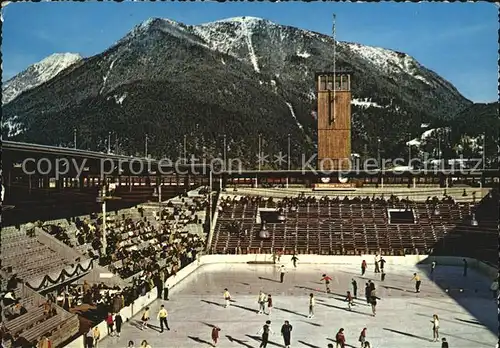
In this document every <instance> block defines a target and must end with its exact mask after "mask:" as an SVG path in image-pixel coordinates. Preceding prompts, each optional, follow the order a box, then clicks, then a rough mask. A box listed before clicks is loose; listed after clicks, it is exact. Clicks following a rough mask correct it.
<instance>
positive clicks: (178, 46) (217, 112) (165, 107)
mask: <svg viewBox="0 0 500 348" xmlns="http://www.w3.org/2000/svg"><path fill="white" fill-rule="evenodd" d="M336 46H337V47H336V52H337V67H344V68H349V69H350V70H351V71H352V72H353V73H352V77H351V82H352V89H353V90H352V93H353V101H352V111H353V122H352V124H353V130H352V141H353V151H354V152H363V151H364V150H366V149H367V151H368V152H371V153H374V152H376V151H377V150H376V148H377V142H376V141H374V139H376V138H378V137H382V139H383V142H382V147H383V150H384V151H385V153H386V154H390V155H397V154H399V153H400V151H404V149H406V144H405V142H406V141H408V135H407V133H408V132H413V133H415V135H416V134H419V132H420V125H421V123H423V122H425V123H432V122H434V121H436V120H445V119H452V118H453V116H454V115H455V114H457V113H458V112H460V111H461V110H463V109H465V108H466V107H468V106H470V105H471V104H472V103H471V102H470V101H469V100H467V99H466V98H464V97H463V96H462V95H461V94H460V93H459V92H458V91H457V90H456V89H455V87H453V85H451V84H450V83H449V82H448V81H446V80H444V79H443V78H441V77H440V76H439V75H437V74H436V73H434V72H433V71H431V70H428V69H427V68H425V67H424V66H422V65H421V64H419V63H418V62H417V61H416V60H415V59H414V58H412V57H410V56H408V55H407V54H405V53H401V52H396V51H392V50H389V49H385V48H378V47H369V46H364V45H360V44H357V43H348V42H337V44H336ZM333 52H334V42H333V40H332V38H331V37H329V36H327V35H323V34H320V33H315V32H311V31H307V30H302V29H299V28H294V27H290V26H283V25H279V24H276V23H273V22H270V21H268V20H264V19H260V18H254V17H237V18H230V19H225V20H220V21H216V22H212V23H207V24H202V25H196V26H190V25H185V24H182V23H178V22H175V21H172V20H168V19H159V18H152V19H149V20H147V21H145V22H143V23H141V24H139V25H137V26H136V27H135V28H133V29H132V30H131V31H130V32H129V33H128V34H127V35H126V36H125V37H124V38H122V39H121V40H119V41H118V42H117V43H116V44H115V45H113V46H112V47H111V48H109V49H108V50H106V51H105V52H103V53H101V54H99V55H96V56H94V57H91V58H89V59H87V60H85V61H84V62H82V63H81V64H78V65H77V66H75V67H74V68H72V69H69V70H67V71H66V73H64V74H60V75H57V76H56V77H54V78H53V79H51V80H50V83H45V84H42V85H40V86H38V87H36V88H33V89H31V90H29V91H27V92H25V93H23V94H21V95H20V96H19V97H18V98H16V99H15V100H13V101H12V102H11V103H8V104H7V105H5V108H4V119H5V120H6V121H12V122H13V121H15V122H16V124H18V125H19V126H18V127H17V128H16V129H23V131H21V132H19V131H16V132H13V131H12V130H10V129H7V128H8V124H7V123H6V122H4V127H3V129H2V130H3V136H4V137H9V138H11V139H15V140H19V141H21V140H22V141H33V142H37V143H46V144H51V143H57V144H65V143H67V144H70V143H71V141H72V134H69V133H68V132H67V129H73V128H75V127H76V128H78V133H79V134H81V136H82V137H83V138H84V139H85V141H87V143H82V142H79V144H80V146H83V147H86V148H88V149H97V148H96V144H102V143H103V142H102V139H107V135H108V132H110V131H111V132H113V133H114V134H116V137H117V138H119V143H120V148H121V149H122V150H123V151H124V152H126V153H128V154H134V153H136V152H140V151H142V149H143V144H144V134H145V133H147V134H148V139H149V143H148V144H149V145H148V148H149V149H150V152H151V153H152V154H153V155H156V156H163V155H169V156H172V155H177V154H178V153H179V146H181V147H182V145H181V144H182V142H183V138H184V135H186V136H187V137H188V139H191V140H188V143H189V144H188V151H189V152H190V153H193V154H196V155H201V154H204V155H206V156H215V155H217V154H218V153H220V152H221V151H222V150H221V144H220V139H219V138H221V134H222V133H225V134H227V145H228V148H229V149H230V150H229V153H228V155H233V156H239V157H242V156H243V157H244V156H247V157H248V158H250V157H252V158H253V157H254V154H255V151H257V148H256V147H257V141H256V140H255V139H257V138H258V134H262V137H263V139H265V145H264V146H265V147H266V151H269V152H273V153H277V152H279V151H282V150H283V149H286V146H287V145H286V141H287V140H286V138H287V137H286V136H284V135H283V134H291V136H292V142H293V144H292V145H293V146H292V153H293V152H295V153H296V154H298V153H309V152H311V153H315V148H314V144H315V138H316V121H315V119H314V117H312V116H311V115H314V114H315V110H316V100H315V98H316V97H315V81H314V75H315V73H316V72H319V71H331V70H333ZM41 124H43V125H44V127H43V128H42V127H40V125H41ZM14 133H15V134H16V135H15V136H12V134H14ZM9 134H11V136H9ZM308 151H309V152H308Z"/></svg>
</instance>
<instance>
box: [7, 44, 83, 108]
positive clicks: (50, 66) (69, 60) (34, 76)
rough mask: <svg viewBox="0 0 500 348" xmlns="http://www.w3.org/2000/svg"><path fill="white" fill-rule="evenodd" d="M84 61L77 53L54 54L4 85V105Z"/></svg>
mask: <svg viewBox="0 0 500 348" xmlns="http://www.w3.org/2000/svg"><path fill="white" fill-rule="evenodd" d="M81 60H82V57H81V56H80V55H79V54H75V53H54V54H52V55H51V56H49V57H47V58H45V59H43V60H41V61H40V62H38V63H35V64H33V65H31V66H30V67H29V68H28V69H26V70H24V71H23V72H21V73H19V74H18V75H16V76H14V77H13V78H11V79H10V80H8V81H7V82H5V83H4V84H3V85H2V104H7V103H8V102H10V101H11V100H13V99H14V98H16V97H17V96H18V95H19V94H21V93H23V92H24V91H27V90H29V89H32V88H35V87H37V86H39V85H41V84H42V83H44V82H46V81H49V80H51V79H53V78H54V77H55V76H57V75H58V74H59V73H60V72H61V71H63V70H64V69H66V68H68V67H69V66H71V65H73V64H75V63H77V62H79V61H81Z"/></svg>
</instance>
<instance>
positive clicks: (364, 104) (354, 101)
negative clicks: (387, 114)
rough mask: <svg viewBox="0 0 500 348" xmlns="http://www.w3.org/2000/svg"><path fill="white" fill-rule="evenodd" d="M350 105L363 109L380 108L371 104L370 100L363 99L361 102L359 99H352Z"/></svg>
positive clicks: (375, 104) (373, 103)
mask: <svg viewBox="0 0 500 348" xmlns="http://www.w3.org/2000/svg"><path fill="white" fill-rule="evenodd" d="M351 104H352V105H356V106H360V107H363V108H368V107H374V108H381V107H382V106H380V105H378V104H377V103H375V102H372V101H371V99H368V98H365V99H363V100H361V99H352V100H351Z"/></svg>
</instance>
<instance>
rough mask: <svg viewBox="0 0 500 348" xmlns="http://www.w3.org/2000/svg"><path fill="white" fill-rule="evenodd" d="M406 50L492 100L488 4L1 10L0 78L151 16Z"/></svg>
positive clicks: (492, 30)
mask: <svg viewBox="0 0 500 348" xmlns="http://www.w3.org/2000/svg"><path fill="white" fill-rule="evenodd" d="M333 12H335V13H336V14H337V39H338V40H341V41H352V42H358V43H361V44H365V45H373V46H380V47H385V48H390V49H395V50H398V51H402V52H405V53H408V54H409V55H411V56H413V57H415V58H416V59H417V60H418V61H419V62H420V63H421V64H423V65H425V66H426V67H427V68H429V69H431V70H434V71H435V72H437V73H438V74H440V75H441V76H443V77H444V78H446V79H447V80H449V81H450V82H452V83H453V84H454V85H455V86H456V87H457V88H458V90H459V91H460V92H461V93H462V94H463V95H464V96H465V97H467V98H469V99H471V100H473V101H477V102H490V101H496V100H497V99H498V83H497V78H498V64H497V60H498V9H497V8H496V7H495V6H494V5H493V4H488V3H451V4H449V3H448V4H447V3H416V4H413V3H327V2H318V3H301V2H287V3H260V2H253V3H215V2H203V3H202V2H193V3H191V2H186V3H179V2H165V3H151V2H129V3H125V2H124V3H114V2H113V3H79V2H58V3H12V4H10V5H8V6H7V7H6V8H4V9H3V17H4V26H3V47H2V53H3V76H2V77H3V80H4V81H5V80H6V79H8V78H10V77H12V76H14V75H15V74H17V73H19V72H21V71H22V70H24V69H25V68H27V67H28V66H29V65H30V64H33V63H35V62H37V61H40V60H42V59H43V58H45V57H46V56H48V55H50V54H52V53H55V52H75V53H80V54H81V55H83V56H86V57H87V56H91V55H94V54H97V53H100V52H102V51H103V50H105V49H106V48H108V47H109V46H111V45H112V44H113V43H115V42H116V41H117V40H119V39H120V38H121V37H123V36H124V35H125V34H126V33H127V32H128V31H129V30H131V29H132V28H133V26H134V25H136V24H139V23H140V22H142V21H144V20H146V19H148V18H150V17H162V18H170V19H173V20H176V21H180V22H183V23H186V24H200V23H205V22H210V21H214V20H218V19H222V18H228V17H235V16H255V17H262V18H266V19H269V20H272V21H274V22H277V23H280V24H285V25H292V26H296V27H300V28H303V29H309V30H314V31H317V32H321V33H325V34H330V33H331V26H332V25H331V17H332V16H331V14H332V13H333Z"/></svg>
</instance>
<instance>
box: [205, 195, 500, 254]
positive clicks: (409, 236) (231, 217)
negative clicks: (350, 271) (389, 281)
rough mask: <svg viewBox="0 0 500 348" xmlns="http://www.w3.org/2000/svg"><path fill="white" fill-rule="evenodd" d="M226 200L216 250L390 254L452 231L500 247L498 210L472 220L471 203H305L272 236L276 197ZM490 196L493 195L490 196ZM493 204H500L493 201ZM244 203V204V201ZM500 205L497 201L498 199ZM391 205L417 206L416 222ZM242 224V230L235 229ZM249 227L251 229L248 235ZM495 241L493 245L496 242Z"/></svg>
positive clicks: (429, 244) (423, 248)
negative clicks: (398, 220) (397, 218)
mask: <svg viewBox="0 0 500 348" xmlns="http://www.w3.org/2000/svg"><path fill="white" fill-rule="evenodd" d="M239 198H241V197H238V198H234V199H233V198H229V199H226V200H223V201H222V204H221V205H222V206H223V208H219V213H218V219H217V223H216V226H215V229H214V235H213V237H212V244H211V248H210V251H211V252H212V253H271V252H277V251H281V252H283V253H285V254H291V253H294V252H298V253H307V254H328V255H332V254H333V255H355V254H361V253H376V252H381V253H383V254H389V255H404V254H414V253H420V254H422V253H428V252H429V251H431V250H432V249H433V248H434V246H435V245H436V243H437V242H438V241H440V240H443V239H444V238H450V235H453V236H457V235H463V234H468V235H472V236H473V238H472V239H474V240H475V241H476V242H475V244H473V245H477V246H483V247H484V246H487V245H488V243H490V245H496V244H495V243H497V239H498V232H497V219H498V209H497V212H496V216H495V215H494V212H492V211H490V213H487V214H484V213H483V214H482V215H481V216H480V214H479V212H478V214H477V217H476V219H477V220H478V226H472V224H471V220H472V219H473V213H474V211H475V207H474V206H473V203H470V202H464V203H463V202H459V203H456V202H454V201H452V200H450V201H440V202H439V203H437V204H435V203H432V202H409V203H408V202H402V201H399V202H383V201H381V200H369V199H368V202H367V201H366V200H364V201H360V200H353V199H345V200H341V201H335V200H314V201H302V202H300V203H299V204H298V205H297V206H296V207H295V208H294V209H283V210H282V214H283V215H284V218H285V222H284V223H272V224H269V223H268V224H267V225H266V228H267V230H268V231H269V233H270V238H269V239H261V238H259V231H260V230H261V227H262V226H261V223H257V216H258V209H259V208H277V207H278V206H279V205H280V201H279V200H276V201H273V200H272V199H250V200H239ZM487 199H490V198H488V197H486V198H485V200H487ZM491 200H492V202H498V201H497V200H496V201H495V199H491ZM243 202H244V203H243ZM494 204H496V203H494ZM388 208H392V209H412V210H413V212H414V216H415V223H412V224H391V223H390V221H389V215H388V214H389V213H388ZM234 222H237V224H238V226H239V230H240V231H241V233H234V231H231V228H230V226H231V224H234ZM245 231H246V233H245ZM492 242H493V243H492Z"/></svg>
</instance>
